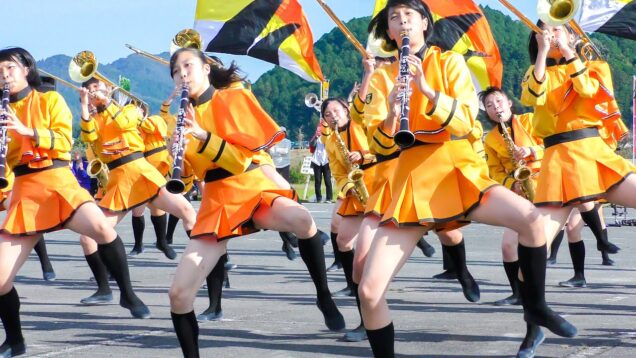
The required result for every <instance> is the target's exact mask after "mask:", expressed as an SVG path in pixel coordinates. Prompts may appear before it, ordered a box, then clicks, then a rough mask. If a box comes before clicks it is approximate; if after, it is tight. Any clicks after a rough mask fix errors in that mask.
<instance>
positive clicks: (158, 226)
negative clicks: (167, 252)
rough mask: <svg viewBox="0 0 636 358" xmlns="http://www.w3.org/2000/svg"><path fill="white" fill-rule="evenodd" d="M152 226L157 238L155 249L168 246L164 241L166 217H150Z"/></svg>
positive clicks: (164, 215)
mask: <svg viewBox="0 0 636 358" xmlns="http://www.w3.org/2000/svg"><path fill="white" fill-rule="evenodd" d="M150 221H152V226H153V227H154V228H155V235H156V236H157V247H165V246H167V245H168V242H167V241H166V225H168V215H166V214H163V215H159V216H152V215H151V216H150Z"/></svg>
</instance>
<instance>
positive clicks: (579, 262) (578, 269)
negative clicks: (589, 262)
mask: <svg viewBox="0 0 636 358" xmlns="http://www.w3.org/2000/svg"><path fill="white" fill-rule="evenodd" d="M568 246H569V248H570V256H571V257H572V266H574V277H577V278H584V277H585V244H584V243H583V240H581V241H578V242H574V243H572V242H570V243H568Z"/></svg>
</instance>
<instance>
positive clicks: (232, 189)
mask: <svg viewBox="0 0 636 358" xmlns="http://www.w3.org/2000/svg"><path fill="white" fill-rule="evenodd" d="M280 197H285V198H289V199H292V200H296V199H297V197H296V192H295V191H294V190H293V189H281V188H279V186H278V185H277V184H276V183H275V182H274V181H272V180H271V179H269V178H268V177H267V175H265V173H264V172H263V170H262V168H260V167H259V168H256V169H252V170H249V171H247V172H245V173H241V174H238V175H233V176H230V177H227V178H224V179H220V180H215V181H211V182H206V183H205V186H204V189H203V197H202V198H201V206H200V208H199V213H198V214H197V221H196V223H195V225H194V227H193V228H192V233H191V237H192V238H200V239H207V240H217V241H218V240H225V239H229V238H232V237H236V236H242V235H247V234H251V233H253V232H256V231H258V230H257V229H256V228H255V227H254V225H253V223H252V222H251V220H252V217H253V216H254V213H255V212H256V210H257V209H258V208H259V207H261V206H262V205H265V206H268V207H271V206H272V205H273V203H274V201H275V200H276V199H278V198H280Z"/></svg>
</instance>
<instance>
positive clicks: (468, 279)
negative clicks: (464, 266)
mask: <svg viewBox="0 0 636 358" xmlns="http://www.w3.org/2000/svg"><path fill="white" fill-rule="evenodd" d="M457 281H459V284H460V285H462V291H463V292H464V297H466V299H467V300H468V301H469V302H479V298H480V294H479V285H478V284H477V282H476V281H475V279H474V278H473V276H472V275H471V274H470V272H468V271H466V275H465V276H464V277H463V278H460V277H458V278H457Z"/></svg>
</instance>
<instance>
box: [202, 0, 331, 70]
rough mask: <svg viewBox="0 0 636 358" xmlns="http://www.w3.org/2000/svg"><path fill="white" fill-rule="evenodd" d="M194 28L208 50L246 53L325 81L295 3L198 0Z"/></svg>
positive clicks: (283, 0) (290, 0)
mask: <svg viewBox="0 0 636 358" xmlns="http://www.w3.org/2000/svg"><path fill="white" fill-rule="evenodd" d="M194 28H195V30H197V31H199V33H200V34H201V38H202V40H203V50H204V51H205V52H218V53H228V54H233V55H247V56H251V57H255V58H258V59H261V60H263V61H267V62H270V63H273V64H275V65H278V66H280V67H283V68H286V69H288V70H290V71H292V72H294V73H295V74H297V75H299V76H300V77H302V78H303V79H305V80H307V81H311V82H320V81H322V80H324V77H323V75H322V71H321V70H320V64H319V63H318V60H317V59H316V55H315V54H314V48H313V46H314V40H313V35H312V34H311V29H310V28H309V23H308V22H307V18H306V17H305V13H304V12H303V9H302V8H301V6H300V4H299V3H298V1H297V0H198V1H197V9H196V15H195V22H194Z"/></svg>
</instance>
